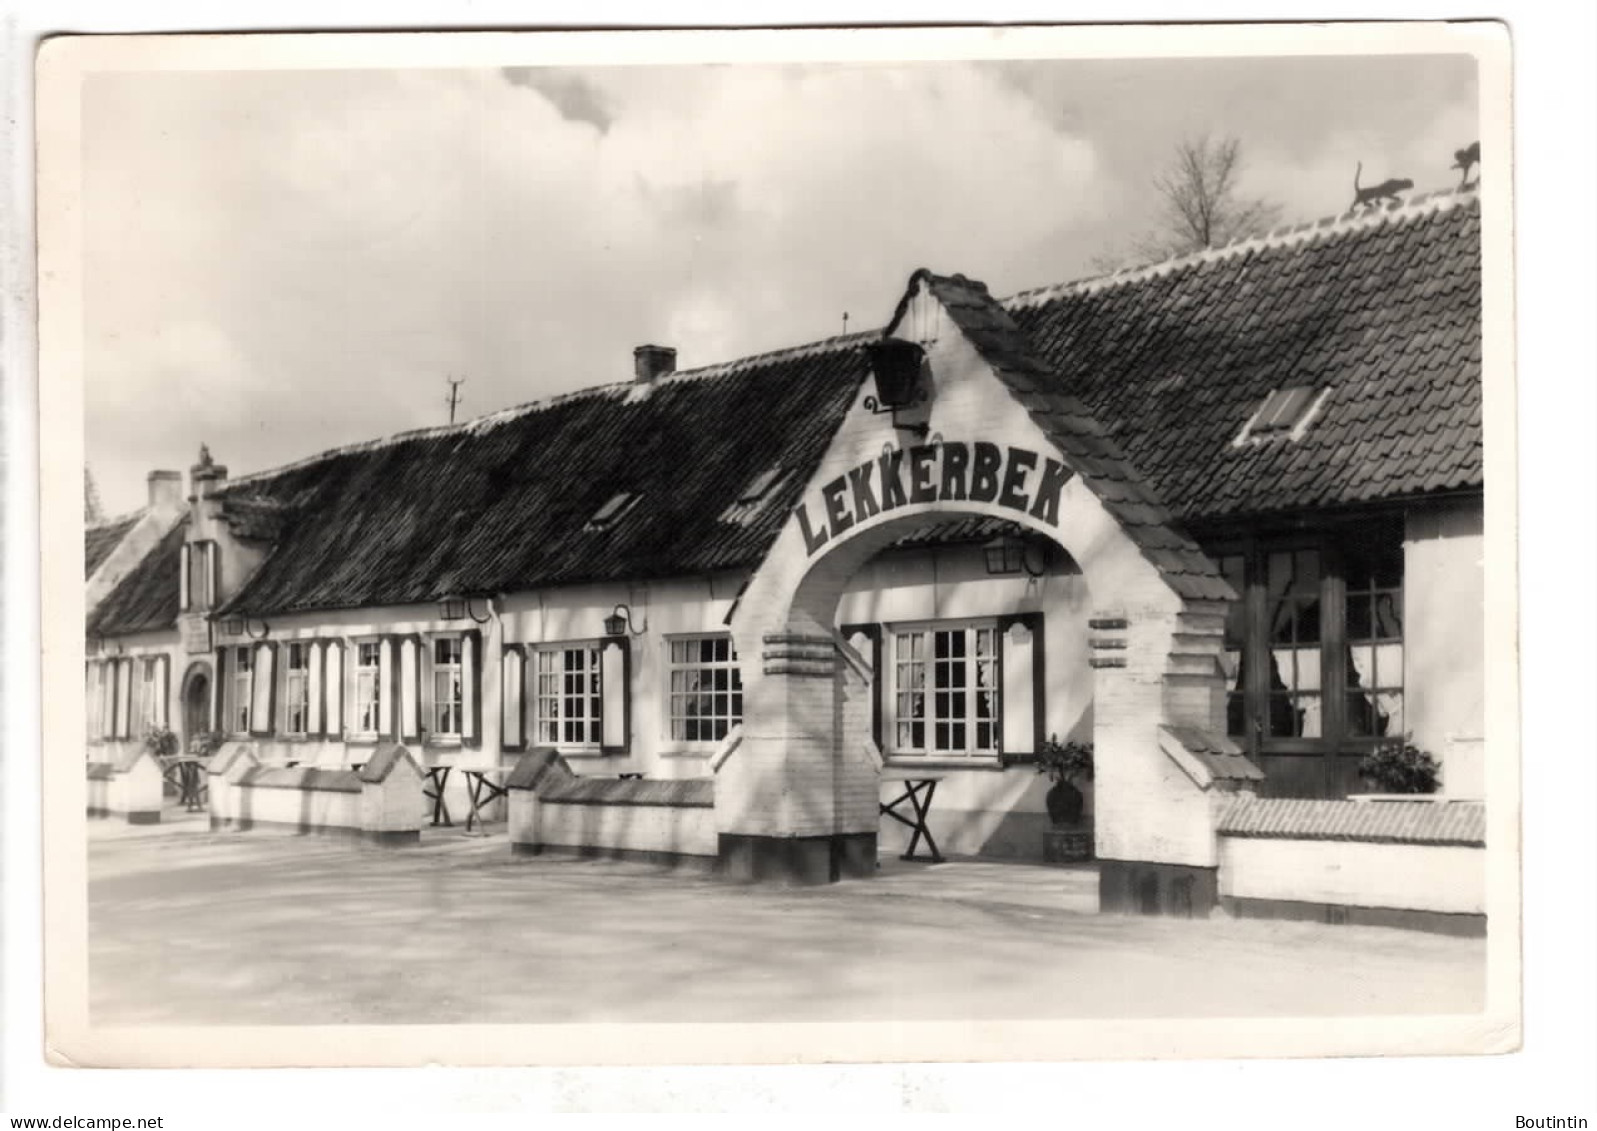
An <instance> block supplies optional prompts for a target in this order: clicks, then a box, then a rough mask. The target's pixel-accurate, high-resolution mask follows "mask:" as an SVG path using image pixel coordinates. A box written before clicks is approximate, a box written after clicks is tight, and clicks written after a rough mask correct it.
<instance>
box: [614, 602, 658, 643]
mask: <svg viewBox="0 0 1597 1131" xmlns="http://www.w3.org/2000/svg"><path fill="white" fill-rule="evenodd" d="M647 631H649V622H648V621H644V622H643V627H642V628H633V627H632V610H631V609H630V608H628V607H627V606H626V605H617V606H616V607H615V611H614V612H613V613H611V614H610V615H609V616H607V617H605V618H604V634H605V635H606V636H625V635H626V634H627V633H628V632H630V633H632V635H633V636H642V635H643V634H644V633H645V632H647Z"/></svg>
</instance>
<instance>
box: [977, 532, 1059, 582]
mask: <svg viewBox="0 0 1597 1131" xmlns="http://www.w3.org/2000/svg"><path fill="white" fill-rule="evenodd" d="M982 559H983V561H984V562H985V564H986V566H987V572H988V573H989V574H991V575H992V576H994V577H1006V576H1012V575H1014V574H1017V573H1024V574H1026V575H1027V576H1028V577H1041V576H1042V575H1043V573H1044V572H1046V570H1047V566H1048V558H1047V554H1046V552H1045V551H1044V550H1043V548H1042V547H1040V546H1034V545H1032V543H1031V542H1030V541H1029V540H1027V539H1026V538H1023V537H1020V536H1019V535H1015V534H1000V535H999V536H998V537H997V538H994V539H993V540H992V541H991V542H988V543H987V544H986V545H985V546H983V547H982Z"/></svg>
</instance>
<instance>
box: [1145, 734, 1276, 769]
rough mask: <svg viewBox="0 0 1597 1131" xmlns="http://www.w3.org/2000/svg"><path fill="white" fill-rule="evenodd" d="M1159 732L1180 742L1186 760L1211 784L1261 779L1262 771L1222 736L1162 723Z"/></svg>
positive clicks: (1237, 747)
mask: <svg viewBox="0 0 1597 1131" xmlns="http://www.w3.org/2000/svg"><path fill="white" fill-rule="evenodd" d="M1159 729H1160V730H1161V731H1162V732H1164V733H1165V734H1168V735H1169V736H1170V737H1171V738H1173V739H1175V740H1176V741H1177V742H1178V743H1180V744H1181V749H1182V750H1183V751H1184V752H1185V753H1186V755H1187V757H1189V758H1191V759H1192V760H1193V761H1194V762H1196V763H1197V764H1198V765H1200V766H1202V767H1203V769H1204V770H1205V771H1206V772H1207V774H1208V777H1209V779H1210V780H1211V781H1220V782H1258V781H1263V780H1264V771H1263V770H1261V769H1259V767H1257V766H1255V765H1254V764H1253V762H1252V761H1251V760H1250V759H1249V758H1248V756H1247V755H1246V754H1244V753H1243V752H1242V748H1241V747H1240V746H1238V745H1237V744H1236V743H1235V742H1232V741H1231V740H1230V739H1229V738H1226V737H1224V736H1223V735H1217V734H1210V733H1209V732H1207V731H1205V730H1202V729H1200V728H1198V727H1188V726H1169V725H1163V724H1161V725H1160V727H1159Z"/></svg>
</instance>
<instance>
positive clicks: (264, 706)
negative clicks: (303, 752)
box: [250, 643, 277, 736]
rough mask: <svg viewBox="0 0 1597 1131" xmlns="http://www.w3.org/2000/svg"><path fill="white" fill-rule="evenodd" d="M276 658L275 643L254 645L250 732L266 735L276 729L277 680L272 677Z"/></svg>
mask: <svg viewBox="0 0 1597 1131" xmlns="http://www.w3.org/2000/svg"><path fill="white" fill-rule="evenodd" d="M276 658H277V645H276V644H270V643H261V644H257V645H255V656H254V667H253V669H252V670H251V672H250V733H251V734H258V735H263V736H266V735H270V734H272V733H273V732H274V731H275V730H276V729H277V727H276V722H277V719H276V715H275V712H276V709H277V681H276V679H274V678H273V673H274V672H275V670H276V667H277V665H276V664H275V663H273V661H274V660H275V659H276Z"/></svg>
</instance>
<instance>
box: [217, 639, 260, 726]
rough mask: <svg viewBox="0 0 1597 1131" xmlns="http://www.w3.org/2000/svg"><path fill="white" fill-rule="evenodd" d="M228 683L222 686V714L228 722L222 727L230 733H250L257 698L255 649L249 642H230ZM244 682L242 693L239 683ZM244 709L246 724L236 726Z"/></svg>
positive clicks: (228, 646)
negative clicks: (240, 712) (251, 716)
mask: <svg viewBox="0 0 1597 1131" xmlns="http://www.w3.org/2000/svg"><path fill="white" fill-rule="evenodd" d="M227 648H228V651H229V652H231V653H232V654H231V655H230V656H228V658H227V660H228V664H227V683H226V684H225V685H224V686H223V688H222V714H223V721H224V722H225V723H226V724H227V725H226V726H224V727H223V728H222V729H223V730H224V731H225V732H226V733H227V734H229V735H233V736H238V735H248V734H249V733H250V724H251V722H253V721H254V720H253V719H251V718H250V714H251V712H252V710H253V708H254V700H255V688H254V679H255V649H254V648H252V647H251V646H250V645H248V644H229V645H227ZM241 681H242V683H243V685H244V686H243V692H242V694H241V693H240V690H239V684H240V682H241ZM241 709H242V711H243V720H244V725H243V726H242V727H235V726H234V725H233V724H234V723H236V722H238V720H239V711H240V710H241Z"/></svg>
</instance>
